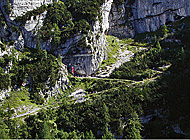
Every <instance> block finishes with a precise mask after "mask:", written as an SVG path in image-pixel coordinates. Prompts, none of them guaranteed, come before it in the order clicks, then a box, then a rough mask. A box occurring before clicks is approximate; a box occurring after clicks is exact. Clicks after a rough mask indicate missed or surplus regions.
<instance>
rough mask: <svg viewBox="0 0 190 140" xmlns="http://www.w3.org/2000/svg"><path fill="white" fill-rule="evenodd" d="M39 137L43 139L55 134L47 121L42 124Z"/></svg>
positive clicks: (50, 137)
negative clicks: (51, 131)
mask: <svg viewBox="0 0 190 140" xmlns="http://www.w3.org/2000/svg"><path fill="white" fill-rule="evenodd" d="M39 138H41V139H52V138H53V136H52V135H51V133H50V126H49V125H48V123H47V122H46V121H44V122H43V123H42V126H41V128H40V133H39Z"/></svg>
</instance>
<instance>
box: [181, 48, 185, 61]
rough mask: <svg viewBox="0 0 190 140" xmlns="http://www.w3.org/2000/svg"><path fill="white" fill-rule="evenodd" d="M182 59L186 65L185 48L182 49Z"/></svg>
mask: <svg viewBox="0 0 190 140" xmlns="http://www.w3.org/2000/svg"><path fill="white" fill-rule="evenodd" d="M181 59H182V62H183V64H184V59H185V51H184V48H183V47H182V48H181Z"/></svg>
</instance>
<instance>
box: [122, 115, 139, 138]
mask: <svg viewBox="0 0 190 140" xmlns="http://www.w3.org/2000/svg"><path fill="white" fill-rule="evenodd" d="M141 130H142V124H141V123H140V120H139V117H138V114H137V113H136V112H134V113H133V114H132V118H131V119H129V122H128V124H127V126H126V128H125V130H124V138H126V139H141V138H142V137H141V134H140V133H141Z"/></svg>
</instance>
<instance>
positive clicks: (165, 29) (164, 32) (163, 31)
mask: <svg viewBox="0 0 190 140" xmlns="http://www.w3.org/2000/svg"><path fill="white" fill-rule="evenodd" d="M168 32H169V30H168V29H167V26H166V25H165V24H164V26H163V28H162V34H163V37H166V36H167V34H168Z"/></svg>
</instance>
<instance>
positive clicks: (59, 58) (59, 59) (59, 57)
mask: <svg viewBox="0 0 190 140" xmlns="http://www.w3.org/2000/svg"><path fill="white" fill-rule="evenodd" d="M58 62H59V63H61V62H62V58H61V55H60V54H59V55H58Z"/></svg>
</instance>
